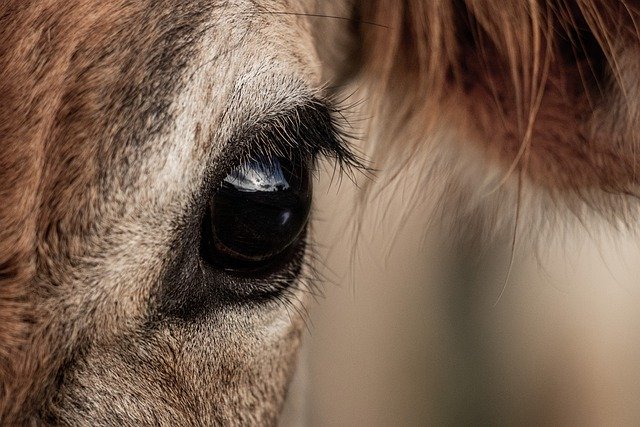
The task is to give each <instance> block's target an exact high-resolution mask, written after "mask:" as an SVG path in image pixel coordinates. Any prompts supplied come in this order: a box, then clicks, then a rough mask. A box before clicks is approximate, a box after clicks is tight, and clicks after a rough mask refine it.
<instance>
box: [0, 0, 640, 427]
mask: <svg viewBox="0 0 640 427" xmlns="http://www.w3.org/2000/svg"><path fill="white" fill-rule="evenodd" d="M639 8H640V6H639V5H638V3H637V2H636V1H630V0H620V1H617V0H615V1H614V0H575V1H574V0H527V1H519V0H509V1H497V0H438V1H430V0H402V1H396V0H375V1H369V0H342V1H340V2H330V3H329V2H324V1H320V0H317V1H314V0H305V1H303V0H279V1H268V2H267V1H260V0H252V1H251V0H234V1H231V0H230V1H213V0H188V1H184V0H161V1H152V0H142V1H136V2H130V1H125V0H115V1H109V2H103V1H97V0H70V1H64V2H62V1H56V0H6V1H4V2H3V3H2V4H1V5H0V94H2V102H1V103H0V139H1V141H0V197H1V199H2V204H1V205H0V223H1V224H2V227H0V379H1V382H2V389H1V390H0V420H1V422H2V423H3V424H7V425H12V424H20V423H28V422H34V423H51V424H63V425H71V424H73V425H77V424H82V425H114V424H117V425H158V424H162V425H193V424H198V423H200V424H206V425H211V424H242V425H244V424H258V423H260V424H263V423H274V422H275V420H276V418H277V415H278V413H279V411H280V408H281V406H282V402H283V400H284V396H285V393H286V387H287V384H288V380H289V378H290V376H291V373H292V370H293V366H294V361H295V353H296V349H297V347H298V344H299V340H300V338H299V337H300V331H301V328H302V325H303V319H302V317H301V316H300V315H299V312H301V311H302V310H303V309H304V293H305V292H304V286H303V285H300V286H298V287H294V288H293V290H292V293H293V294H294V295H293V298H292V300H290V301H287V302H284V303H283V302H279V301H267V302H264V303H262V304H249V305H239V306H224V307H222V308H221V307H217V308H216V309H215V310H211V312H209V313H207V314H205V315H203V316H199V317H197V318H196V319H189V320H185V319H173V318H168V317H166V316H165V317H163V316H162V315H161V314H162V313H161V311H160V310H159V309H158V306H159V304H158V301H157V300H158V298H160V289H161V288H162V286H180V283H179V282H178V281H176V280H175V277H174V276H172V275H171V274H168V272H169V271H171V269H172V268H174V267H175V264H176V263H178V264H179V262H180V260H181V259H182V258H181V257H180V255H179V254H178V255H177V254H176V253H177V252H180V250H178V249H179V248H183V247H184V246H188V244H186V245H185V242H183V241H182V240H180V236H182V235H183V234H184V229H185V228H188V224H189V222H188V221H187V220H186V219H185V218H188V217H189V216H190V213H191V212H192V211H193V206H194V203H195V202H194V200H195V201H197V200H199V199H200V198H202V197H203V196H202V194H201V193H200V191H201V188H202V182H204V181H206V176H207V173H209V171H210V170H211V168H213V169H214V170H217V169H216V167H217V168H218V169H220V168H222V167H223V165H220V164H219V163H220V162H219V155H220V153H221V152H222V151H224V149H225V147H226V146H227V145H228V144H230V142H229V141H233V135H235V134H236V132H237V131H238V129H241V128H242V127H243V126H245V125H246V124H247V123H250V122H255V121H256V117H261V116H264V115H267V116H268V115H270V114H271V115H273V114H276V115H277V114H280V113H282V112H283V111H286V110H287V109H289V108H290V107H292V106H295V105H298V104H299V103H301V102H302V100H304V99H309V98H310V97H314V96H317V95H318V94H319V93H322V90H321V88H322V87H323V86H325V85H326V86H327V87H328V88H329V90H328V92H329V93H326V94H325V95H326V96H339V95H344V94H345V93H347V94H349V93H348V92H349V91H353V90H354V89H355V95H353V96H355V97H356V98H359V99H360V100H361V102H359V103H358V106H359V108H361V116H365V117H371V118H372V119H371V120H369V121H368V122H366V126H364V127H365V129H364V130H363V139H364V140H365V141H366V142H368V143H370V145H371V146H373V147H375V150H372V151H371V152H372V153H373V154H372V155H373V158H374V160H375V161H376V167H377V168H379V169H382V168H385V169H386V170H387V171H388V172H390V175H391V176H392V177H396V178H397V179H398V180H402V179H404V182H408V183H409V184H410V185H413V186H415V188H416V189H418V188H420V189H423V188H427V189H428V191H426V192H424V194H426V195H428V196H429V197H431V195H433V194H434V193H437V192H439V193H441V194H440V196H442V197H443V201H446V200H448V201H449V202H447V203H443V204H442V206H443V209H445V210H446V209H453V208H452V207H454V206H455V207H456V208H457V209H461V208H462V212H459V213H458V215H457V216H455V218H457V220H459V221H461V222H463V221H466V220H468V219H470V218H474V219H475V217H476V213H478V212H480V211H481V216H482V218H483V219H482V220H481V221H480V226H479V228H480V229H481V231H486V230H493V229H500V228H504V226H505V225H513V224H514V223H515V224H518V223H521V224H522V225H521V227H522V226H526V228H528V229H531V230H538V229H539V228H540V227H542V226H548V225H549V224H551V223H554V224H556V225H558V223H561V224H564V223H566V222H569V219H568V215H567V214H566V212H565V211H567V210H568V211H570V212H572V213H574V214H576V216H577V217H578V218H580V219H581V220H582V219H584V217H585V216H586V215H587V214H588V213H591V212H597V213H600V214H602V215H603V216H605V217H606V218H607V219H609V220H617V219H624V220H625V221H627V222H628V223H630V222H631V221H632V220H633V219H634V217H635V215H634V214H633V213H632V210H634V207H636V205H635V204H634V200H635V199H636V198H637V195H638V184H639V183H638V177H637V173H636V169H638V167H639V166H640V165H638V157H637V156H636V151H637V145H638V142H639V141H638V126H639V123H640V106H639V104H638V101H637V100H638V99H640V80H639V79H638V76H639V75H640V52H638V49H640V42H639V41H640V36H639V33H638V18H639ZM356 109H357V108H356ZM345 114H347V113H345ZM350 118H351V117H347V119H350ZM211 165H213V166H211ZM412 173H415V174H416V175H412ZM387 176H388V175H387ZM443 177H444V178H443ZM419 196H420V195H419V194H417V193H416V198H415V200H418V199H419ZM205 197H206V196H205ZM448 212H449V213H451V212H452V211H451V210H449V211H448ZM523 212H524V213H526V216H525V214H524V213H523ZM449 216H450V217H454V215H449ZM476 225H477V222H476ZM176 242H178V243H176ZM180 242H182V243H180ZM187 243H189V242H187ZM177 248H178V249H177ZM288 304H289V305H288ZM290 309H293V310H292V311H291V310H290Z"/></svg>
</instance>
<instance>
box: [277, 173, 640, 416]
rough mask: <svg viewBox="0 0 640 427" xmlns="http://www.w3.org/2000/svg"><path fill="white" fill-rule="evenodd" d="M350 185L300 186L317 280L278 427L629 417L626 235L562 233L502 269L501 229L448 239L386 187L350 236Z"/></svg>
mask: <svg viewBox="0 0 640 427" xmlns="http://www.w3.org/2000/svg"><path fill="white" fill-rule="evenodd" d="M355 191H356V189H355V186H354V185H353V184H352V183H350V182H349V181H348V180H344V181H343V182H342V183H341V185H340V186H339V187H338V186H336V185H335V183H334V184H333V185H331V186H329V180H328V179H323V180H322V182H321V183H320V185H318V186H317V187H316V189H315V195H316V196H317V207H316V217H317V221H316V222H315V224H314V233H315V235H316V237H317V240H319V248H318V251H319V253H320V258H321V259H323V260H324V264H325V265H324V266H321V267H320V269H321V271H322V273H323V274H324V275H325V276H326V277H327V278H328V279H329V280H328V282H327V283H326V284H325V285H324V287H323V290H324V294H325V296H324V297H323V298H320V299H319V301H318V302H317V303H314V304H312V306H311V310H310V313H311V314H310V318H309V321H308V331H307V333H306V336H305V344H304V348H303V351H302V353H301V358H300V361H299V366H298V373H297V376H296V378H295V380H294V384H293V386H292V389H291V391H290V394H289V401H288V405H287V408H286V411H285V416H284V418H283V420H282V423H281V424H282V425H284V426H293V425H309V426H392V425H393V426H397V425H402V426H403V425H407V426H415V425H479V424H480V425H569V426H574V425H579V426H625V425H629V426H632V425H640V404H639V402H640V363H639V362H640V339H639V338H640V304H639V303H640V262H639V261H640V247H639V245H638V243H637V241H636V240H637V239H635V238H633V237H632V236H630V235H629V236H625V235H622V234H617V235H612V236H611V239H610V240H609V241H603V240H602V239H597V241H596V240H594V239H593V238H591V237H590V236H589V233H587V232H584V233H576V234H575V235H573V236H569V237H566V238H565V244H564V245H563V247H560V245H553V244H548V245H547V244H545V243H544V242H543V243H542V245H541V248H540V250H539V252H538V253H537V254H534V253H524V252H523V251H516V253H515V257H514V260H513V265H512V267H511V270H510V269H509V265H510V261H511V240H510V238H508V236H507V237H506V238H504V239H497V241H495V242H493V243H492V244H490V245H483V246H478V245H476V244H473V243H462V242H457V241H455V240H452V239H453V237H451V236H448V235H442V232H440V231H439V229H438V227H437V224H434V225H432V226H431V227H427V222H428V219H429V217H430V211H431V210H432V208H433V207H432V206H429V203H428V202H426V203H424V204H422V205H420V206H418V207H414V208H412V209H411V210H410V214H409V215H408V216H407V217H406V218H404V217H403V216H402V215H403V214H406V211H407V209H406V203H404V202H403V200H402V197H401V193H400V194H399V192H398V191H393V190H391V191H387V192H386V193H383V194H381V195H380V196H378V197H377V198H376V199H375V203H374V204H373V205H371V207H370V208H368V209H367V211H366V213H365V215H364V217H363V219H362V221H363V222H362V229H361V230H360V232H359V233H358V234H357V235H358V239H357V242H355V241H354V233H353V232H352V231H353V227H352V226H353V223H354V222H353V220H354V207H353V206H354V200H355V197H356V196H355ZM401 218H402V219H401ZM400 219H401V220H400ZM396 223H400V224H401V227H400V228H398V227H395V226H393V225H391V226H390V225H388V224H396ZM354 244H355V245H356V246H355V249H354ZM509 270H510V273H509V277H508V280H507V275H508V272H509Z"/></svg>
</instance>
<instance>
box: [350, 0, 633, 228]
mask: <svg viewBox="0 0 640 427" xmlns="http://www.w3.org/2000/svg"><path fill="white" fill-rule="evenodd" d="M359 8H360V14H361V17H362V20H363V21H366V22H374V23H376V24H378V25H382V26H384V27H383V28H380V27H379V26H374V25H361V27H360V28H361V33H362V37H363V40H364V41H363V47H362V56H361V58H362V61H361V70H362V71H361V73H360V75H359V78H358V84H359V85H360V86H361V87H363V88H364V89H361V90H364V91H365V92H366V94H367V95H366V96H367V97H368V99H369V100H370V102H369V103H368V105H367V106H366V107H365V108H366V110H367V111H368V114H369V115H371V116H372V117H376V118H377V119H374V120H378V121H380V120H382V121H383V122H384V126H378V123H377V122H374V123H373V124H372V125H371V127H370V129H371V130H370V134H371V138H369V139H370V140H371V141H370V142H373V143H375V144H376V147H377V154H375V156H376V158H377V159H378V160H379V163H380V165H381V166H380V167H381V168H383V169H387V170H388V169H391V170H393V171H396V173H399V171H400V170H402V169H403V167H405V166H404V165H406V164H407V163H415V162H416V161H418V160H416V159H423V160H420V161H423V162H424V163H423V164H424V165H425V166H424V167H423V168H424V170H425V173H424V175H425V176H428V175H430V174H429V173H428V172H426V170H427V169H428V167H427V166H426V165H427V164H429V163H430V162H431V160H430V159H432V158H433V157H434V155H433V153H434V151H435V152H440V151H442V150H444V149H448V150H450V151H452V153H457V154H452V155H453V156H454V157H455V156H460V157H461V158H464V157H466V156H467V154H469V153H474V154H473V155H479V156H481V158H482V159H483V161H482V162H481V163H482V164H485V165H486V168H485V169H486V170H485V171H484V172H481V174H480V175H479V176H478V175H476V176H475V177H474V178H471V181H467V180H466V178H464V175H465V174H466V173H465V172H464V171H457V169H458V168H457V167H456V166H455V165H454V166H453V167H452V168H451V170H450V173H449V175H450V176H453V178H452V179H455V180H458V183H457V184H455V183H452V184H451V185H452V186H453V187H457V188H452V187H451V186H450V187H449V188H448V190H445V191H448V192H449V193H450V194H449V195H448V197H451V196H453V197H454V198H455V197H456V194H458V193H460V192H464V191H466V189H471V188H473V187H474V186H476V187H477V186H478V182H482V181H483V180H485V178H484V177H486V176H491V175H493V174H494V171H495V170H496V168H499V170H501V172H500V175H501V176H500V177H497V178H496V179H495V180H494V181H493V183H492V184H490V185H487V186H486V187H485V188H484V190H481V189H480V188H476V190H471V191H476V192H480V193H483V192H484V194H485V195H486V194H487V193H492V194H493V193H496V191H498V192H499V191H501V190H504V191H505V192H510V191H512V190H511V189H510V184H509V182H513V183H515V189H514V190H513V191H516V192H518V193H519V194H520V195H515V196H514V197H513V198H514V199H519V200H520V201H521V202H522V197H525V196H523V194H526V197H529V195H531V194H533V193H538V194H545V197H547V198H548V200H549V201H548V202H545V204H548V205H553V204H556V205H558V206H566V207H567V208H568V209H570V210H571V211H573V212H574V213H577V214H578V215H579V216H581V217H583V215H582V214H580V212H581V211H583V210H585V209H586V210H587V211H589V210H592V211H593V210H594V211H596V212H598V213H600V214H602V215H604V216H606V217H608V218H609V219H614V218H624V219H630V217H629V213H630V209H631V210H633V208H630V207H629V206H628V203H630V202H632V201H633V198H632V197H628V198H625V197H621V196H626V195H633V196H634V197H635V196H636V195H637V194H638V184H639V182H638V176H637V172H636V171H637V170H638V168H639V167H640V165H639V164H638V156H637V154H636V153H637V150H638V145H639V142H640V141H639V139H638V123H639V122H640V105H639V104H638V101H637V100H638V99H639V95H640V92H639V91H640V85H639V84H638V79H637V75H638V72H639V71H640V56H639V52H638V49H639V46H640V34H639V33H638V20H639V19H640V5H639V4H638V2H636V1H626V0H625V1H620V2H615V1H596V0H581V1H565V0H560V1H546V0H527V1H519V0H518V1H515V0H514V1H506V2H504V1H491V0H477V1H476V0H468V1H420V0H415V1H403V2H395V1H392V0H389V1H384V0H382V1H377V2H367V1H362V2H360V3H359ZM446 129H449V130H451V132H453V133H455V137H453V143H452V144H451V146H450V147H448V148H446V147H444V146H438V138H437V137H436V138H434V136H435V135H441V134H442V132H443V130H445V131H446ZM446 132H448V131H446ZM445 140H451V138H445ZM397 141H402V143H398V142H397ZM430 141H434V142H430ZM427 147H429V148H427ZM417 153H421V154H419V155H416V154H417ZM435 157H437V155H436V156H435ZM389 158H392V159H393V163H392V164H388V165H387V166H388V167H387V166H385V165H386V164H387V163H386V162H385V159H389ZM462 163H465V161H462ZM400 175H402V174H400ZM456 176H457V177H456ZM419 181H420V182H421V184H416V186H417V187H424V185H428V184H427V183H426V182H425V181H422V180H419ZM451 190H453V194H451V193H452V191H451ZM417 197H419V196H417ZM445 197H446V196H445ZM509 197H510V196H509ZM495 203H499V202H497V201H496V199H495V198H491V197H488V198H487V200H486V203H485V205H487V206H488V207H490V206H492V205H495ZM517 209H518V208H516V207H514V208H513V209H512V208H511V207H506V206H503V207H502V209H501V210H502V211H506V212H507V213H508V214H511V213H512V212H514V211H516V210H517ZM562 209H565V208H564V207H563V208H562ZM539 212H547V211H544V210H542V211H539ZM525 214H529V213H528V212H527V213H525ZM544 215H546V214H544ZM528 221H534V219H533V218H530V217H529V219H528V220H527V222H528Z"/></svg>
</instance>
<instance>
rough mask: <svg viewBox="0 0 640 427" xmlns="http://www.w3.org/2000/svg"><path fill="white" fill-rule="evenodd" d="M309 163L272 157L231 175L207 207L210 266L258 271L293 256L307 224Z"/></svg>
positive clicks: (237, 169) (309, 203)
mask: <svg viewBox="0 0 640 427" xmlns="http://www.w3.org/2000/svg"><path fill="white" fill-rule="evenodd" d="M307 163H308V162H306V161H304V160H303V159H295V160H289V159H286V158H283V157H271V158H268V159H262V160H253V161H248V162H245V163H243V164H241V165H239V166H237V167H236V168H235V169H233V170H232V171H231V172H230V173H229V174H228V175H227V176H226V177H225V179H224V180H223V181H222V185H221V187H220V188H219V189H218V191H217V192H216V193H215V194H214V196H213V198H212V200H211V202H210V204H209V215H208V219H207V221H208V222H209V223H208V224H205V230H206V231H205V234H207V235H206V236H205V238H207V239H208V240H207V243H208V244H207V246H208V248H207V249H208V250H207V252H208V257H207V258H208V260H209V261H210V262H212V263H213V264H215V265H217V266H219V267H222V268H224V269H227V270H255V269H259V268H262V267H265V266H268V265H270V264H271V263H273V262H275V261H278V260H280V259H281V258H282V256H284V254H285V253H287V252H289V251H288V249H289V248H291V247H293V246H294V245H295V243H296V242H298V241H299V240H300V238H301V235H302V232H303V230H304V229H305V226H306V224H307V221H308V218H309V211H310V208H311V176H310V175H311V174H310V168H309V167H308V164H307Z"/></svg>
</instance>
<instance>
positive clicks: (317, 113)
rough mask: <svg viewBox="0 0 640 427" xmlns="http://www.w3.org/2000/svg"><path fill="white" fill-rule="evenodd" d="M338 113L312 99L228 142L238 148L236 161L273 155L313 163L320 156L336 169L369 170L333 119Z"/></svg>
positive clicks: (274, 116)
mask: <svg viewBox="0 0 640 427" xmlns="http://www.w3.org/2000/svg"><path fill="white" fill-rule="evenodd" d="M341 116H342V114H341V111H340V110H339V109H337V108H335V107H332V106H330V105H329V104H328V103H326V102H324V101H320V100H315V99H313V100H309V101H308V102H307V103H305V104H303V105H300V106H298V107H295V108H293V109H291V110H289V111H286V112H284V113H282V114H279V115H273V116H271V118H270V119H268V120H266V121H263V122H258V123H256V124H255V125H253V126H251V127H250V128H248V129H246V130H245V131H244V132H242V133H241V134H240V135H238V136H237V137H235V138H234V139H235V141H234V143H233V144H232V145H233V146H235V147H237V146H241V147H242V148H241V149H240V151H241V155H240V157H239V159H238V160H239V161H237V162H236V164H238V163H240V162H248V161H258V160H260V159H264V158H271V157H277V156H280V157H284V158H289V159H293V158H300V159H305V158H306V159H307V160H308V161H311V163H315V161H316V160H317V159H318V158H319V157H324V158H327V159H330V160H333V161H335V163H336V165H337V166H338V167H339V169H340V171H346V172H348V173H349V174H351V173H352V171H353V170H357V171H362V172H365V173H366V172H369V171H370V169H369V168H368V167H367V166H366V165H365V163H366V162H365V160H364V159H363V158H362V157H361V156H359V155H358V154H356V153H355V152H354V151H353V149H352V148H351V147H350V146H349V144H348V139H349V135H348V132H347V130H346V129H347V126H346V125H343V124H342V123H340V122H339V121H338V120H337V119H336V117H341Z"/></svg>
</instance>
